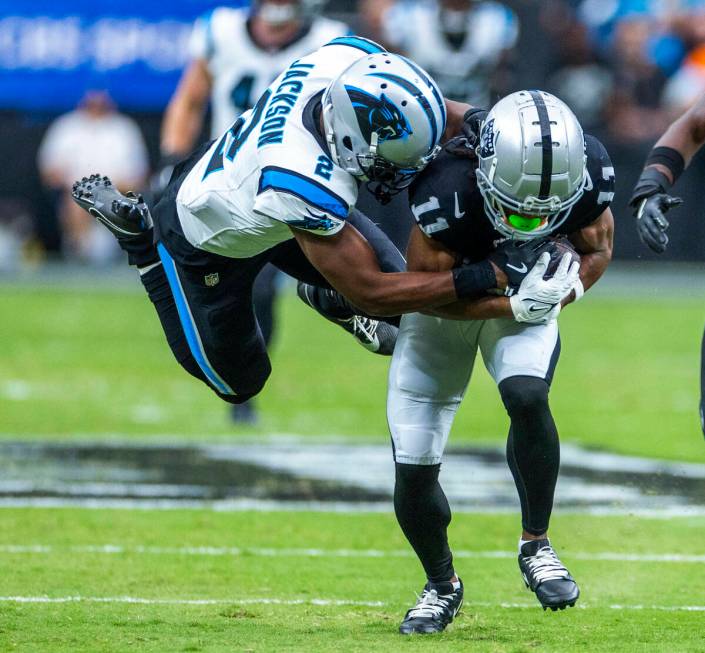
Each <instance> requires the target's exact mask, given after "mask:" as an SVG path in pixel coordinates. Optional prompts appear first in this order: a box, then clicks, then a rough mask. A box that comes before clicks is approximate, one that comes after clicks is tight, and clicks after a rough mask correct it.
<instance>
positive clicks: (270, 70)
mask: <svg viewBox="0 0 705 653" xmlns="http://www.w3.org/2000/svg"><path fill="white" fill-rule="evenodd" d="M249 15H250V10H249V9H247V8H241V9H233V8H230V7H219V8H218V9H215V10H213V11H212V12H210V13H209V14H206V15H205V16H204V17H202V18H200V19H199V20H198V21H197V22H196V25H195V26H194V29H193V33H192V34H191V40H190V43H189V50H190V54H191V56H192V57H193V58H194V59H203V60H205V61H206V63H207V66H208V71H209V72H210V74H211V77H212V78H213V91H212V94H211V106H212V111H213V121H212V126H211V134H212V138H218V137H219V136H220V135H221V134H222V133H223V132H224V131H225V130H226V129H228V127H230V125H232V123H233V122H235V120H236V119H237V118H238V116H240V115H241V114H242V113H243V112H244V111H246V110H247V109H251V108H252V106H253V105H254V103H255V101H256V100H257V98H258V97H260V96H261V95H262V93H264V91H265V90H266V89H267V87H268V86H269V85H270V84H271V83H272V80H273V79H274V78H275V77H276V76H277V75H278V74H279V73H281V71H282V70H284V69H285V68H286V67H287V66H288V65H289V63H290V62H291V61H293V60H294V59H299V58H301V57H303V56H305V55H307V54H310V53H311V52H313V51H314V50H317V49H318V48H320V47H321V46H322V45H324V44H325V43H328V42H329V41H332V40H333V39H335V38H336V37H339V36H345V35H347V34H349V33H350V29H349V27H348V26H347V25H345V24H344V23H341V22H338V21H335V20H330V19H328V18H322V17H320V18H316V19H314V20H313V21H312V22H311V24H310V25H308V26H307V27H306V28H304V30H303V31H302V33H301V34H300V35H299V36H298V37H297V38H296V40H294V41H293V42H292V43H290V44H289V45H287V46H286V47H284V48H282V49H281V50H277V51H268V50H262V49H261V48H260V47H259V46H257V44H256V43H255V42H254V41H253V40H252V37H251V36H250V32H249V29H248V17H249Z"/></svg>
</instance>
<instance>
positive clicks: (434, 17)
mask: <svg viewBox="0 0 705 653" xmlns="http://www.w3.org/2000/svg"><path fill="white" fill-rule="evenodd" d="M439 14H440V9H439V7H438V3H436V2H425V1H422V0H420V1H406V0H404V1H399V2H396V3H395V4H394V5H392V7H391V8H390V9H388V10H387V11H386V12H385V14H384V18H383V31H384V39H385V42H386V43H388V44H389V45H390V46H393V47H394V48H398V49H399V50H402V51H403V52H404V53H405V54H406V55H407V56H408V57H409V58H410V59H412V60H413V61H415V62H416V63H417V64H419V65H420V66H421V67H422V68H424V69H425V70H426V71H427V72H428V73H429V74H430V75H431V77H433V79H434V80H436V83H437V84H438V86H439V87H440V89H441V91H442V92H443V95H444V96H445V97H447V98H449V99H451V100H459V101H461V102H469V103H470V104H473V105H475V106H480V107H486V106H489V104H490V98H489V81H490V76H491V75H492V71H493V69H494V67H495V66H496V65H497V63H498V61H499V59H500V57H501V55H502V53H503V52H504V51H505V50H506V49H507V48H511V47H513V45H514V44H515V42H516V40H517V36H518V22H517V19H516V16H515V15H514V13H513V12H512V11H511V10H510V9H508V8H507V7H505V6H504V5H502V4H499V3H497V2H478V3H477V4H476V5H475V6H473V8H472V9H471V10H470V11H469V12H468V22H467V31H466V36H465V40H464V42H463V43H462V45H461V46H460V48H458V49H455V48H453V47H452V46H451V44H450V43H448V40H447V39H446V38H445V36H444V34H443V29H442V26H441V19H440V15H439Z"/></svg>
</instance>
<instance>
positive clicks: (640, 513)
mask: <svg viewBox="0 0 705 653" xmlns="http://www.w3.org/2000/svg"><path fill="white" fill-rule="evenodd" d="M3 508H80V509H88V510H142V511H144V510H165V511H168V510H208V511H212V512H251V511H255V512H330V513H342V514H358V513H391V512H392V501H391V499H390V500H389V501H379V502H357V501H277V500H273V499H271V500H270V499H222V500H221V499H219V500H213V501H211V500H194V499H178V500H175V499H115V498H99V497H92V498H70V499H64V498H56V497H23V498H10V497H0V510H2V509H3ZM559 510H560V513H561V515H594V516H600V517H602V516H607V517H609V516H627V517H633V518H644V519H660V520H665V521H668V520H671V519H680V518H683V517H690V518H700V517H705V505H703V506H670V507H663V508H634V507H630V506H614V507H605V506H597V507H595V506H584V507H576V506H571V507H561V506H560V505H559ZM517 511H518V506H511V507H510V506H506V507H502V506H487V507H483V505H482V504H481V503H479V502H478V503H477V504H475V505H472V506H463V505H460V506H454V508H453V512H454V513H455V514H490V515H500V514H516V513H517Z"/></svg>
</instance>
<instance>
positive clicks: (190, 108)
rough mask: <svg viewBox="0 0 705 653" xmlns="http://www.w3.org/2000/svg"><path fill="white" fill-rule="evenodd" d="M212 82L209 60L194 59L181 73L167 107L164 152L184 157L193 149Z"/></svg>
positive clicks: (163, 137)
mask: <svg viewBox="0 0 705 653" xmlns="http://www.w3.org/2000/svg"><path fill="white" fill-rule="evenodd" d="M212 83H213V81H212V78H211V74H210V72H209V71H208V64H207V62H206V60H205V59H194V60H193V61H192V62H191V64H190V65H189V66H188V67H187V68H186V70H185V71H184V73H183V75H182V76H181V81H180V82H179V86H178V87H177V89H176V92H175V93H174V96H173V97H172V98H171V101H170V102H169V105H168V106H167V108H166V113H165V115H164V122H163V123H162V138H161V150H162V154H164V155H179V156H183V155H185V154H188V152H190V151H191V149H192V148H193V146H194V144H195V143H196V139H197V138H198V135H199V134H200V133H201V128H202V127H203V116H204V113H205V110H206V106H207V104H208V98H209V97H210V92H211V86H212Z"/></svg>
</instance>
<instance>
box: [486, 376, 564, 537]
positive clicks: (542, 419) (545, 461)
mask: <svg viewBox="0 0 705 653" xmlns="http://www.w3.org/2000/svg"><path fill="white" fill-rule="evenodd" d="M548 390H549V385H548V383H547V382H546V381H544V380H543V379H540V378H537V377H531V376H514V377H510V378H508V379H505V380H504V381H502V382H501V383H500V384H499V391H500V394H501V395H502V401H503V402H504V406H505V407H506V409H507V413H509V417H510V419H511V428H510V429H509V437H508V439H507V462H508V463H509V468H510V469H511V472H512V476H513V477H514V482H515V483H516V487H517V491H518V493H519V500H520V501H521V517H522V526H523V528H524V530H526V531H527V532H529V533H531V534H532V535H542V534H543V533H545V532H546V531H547V530H548V522H549V520H550V517H551V510H552V508H553V494H554V491H555V489H556V481H557V479H558V467H559V465H560V444H559V441H558V431H557V430H556V424H555V422H554V421H553V416H552V415H551V410H550V408H549V406H548Z"/></svg>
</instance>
